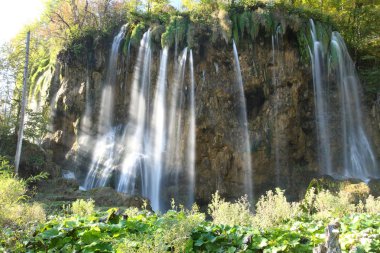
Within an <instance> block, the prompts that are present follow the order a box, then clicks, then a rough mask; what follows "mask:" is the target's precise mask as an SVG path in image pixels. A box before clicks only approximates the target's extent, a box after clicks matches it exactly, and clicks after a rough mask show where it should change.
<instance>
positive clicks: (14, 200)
mask: <svg viewBox="0 0 380 253" xmlns="http://www.w3.org/2000/svg"><path fill="white" fill-rule="evenodd" d="M13 170H14V168H13V167H12V166H10V165H9V162H8V160H7V159H5V158H3V157H0V250H1V251H2V250H4V249H7V248H8V249H9V248H12V249H13V250H14V251H17V252H18V251H19V250H20V249H22V248H23V245H22V241H19V240H21V239H24V238H25V237H27V236H30V233H31V230H30V229H31V227H32V225H33V224H35V223H41V222H44V221H45V216H46V215H45V211H44V209H43V208H42V206H41V205H40V204H38V203H32V204H28V203H25V200H26V199H27V196H26V192H27V182H26V181H24V180H20V179H18V178H17V177H15V176H14V175H13V173H12V172H13ZM4 247H5V248H4Z"/></svg>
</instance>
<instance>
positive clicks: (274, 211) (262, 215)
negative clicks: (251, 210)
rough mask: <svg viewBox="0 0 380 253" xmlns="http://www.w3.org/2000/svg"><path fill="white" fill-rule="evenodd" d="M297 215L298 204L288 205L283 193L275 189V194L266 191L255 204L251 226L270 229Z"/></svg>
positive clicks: (298, 212)
mask: <svg viewBox="0 0 380 253" xmlns="http://www.w3.org/2000/svg"><path fill="white" fill-rule="evenodd" d="M299 214H300V206H299V204H298V203H289V202H288V201H287V200H286V197H285V196H284V191H283V190H281V189H279V188H276V190H275V192H273V191H267V193H266V195H264V196H262V197H261V198H260V199H259V201H258V202H257V204H256V215H255V217H254V218H253V224H254V225H255V226H258V227H260V228H270V227H274V226H277V225H278V224H280V223H281V222H284V221H287V220H289V219H291V218H294V217H296V216H298V215H299Z"/></svg>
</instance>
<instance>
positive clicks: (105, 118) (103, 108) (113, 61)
mask: <svg viewBox="0 0 380 253" xmlns="http://www.w3.org/2000/svg"><path fill="white" fill-rule="evenodd" d="M126 29H127V25H124V26H123V27H122V28H121V30H120V32H119V33H118V34H117V35H116V37H115V38H114V40H113V42H112V48H111V54H110V58H109V62H108V68H107V74H106V82H105V83H104V86H103V90H102V97H101V103H100V114H99V118H98V136H97V140H96V144H95V149H94V151H93V156H92V162H91V165H90V170H89V172H88V174H87V176H86V179H85V182H84V188H85V189H91V188H94V187H101V186H105V185H106V183H107V181H108V178H109V176H110V173H109V172H110V171H112V170H113V154H114V143H115V134H116V130H115V129H114V128H113V126H112V121H113V118H112V114H113V99H110V98H113V96H114V86H115V82H116V68H117V61H118V53H119V48H120V43H121V41H122V40H123V38H124V36H125V32H126ZM85 113H86V112H85Z"/></svg>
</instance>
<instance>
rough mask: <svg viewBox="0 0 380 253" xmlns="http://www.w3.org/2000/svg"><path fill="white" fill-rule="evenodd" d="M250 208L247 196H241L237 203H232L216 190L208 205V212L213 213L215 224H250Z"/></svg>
mask: <svg viewBox="0 0 380 253" xmlns="http://www.w3.org/2000/svg"><path fill="white" fill-rule="evenodd" d="M249 208H250V204H249V202H248V197H247V196H244V197H241V198H240V199H239V200H238V201H236V202H235V203H230V202H227V201H225V200H224V199H222V198H221V197H220V195H219V192H218V191H216V192H215V194H213V195H212V200H211V203H210V204H209V205H208V213H209V214H210V215H211V217H212V219H213V223H214V224H224V225H230V226H235V225H239V226H249V225H250V224H251V221H252V215H251V212H250V211H249Z"/></svg>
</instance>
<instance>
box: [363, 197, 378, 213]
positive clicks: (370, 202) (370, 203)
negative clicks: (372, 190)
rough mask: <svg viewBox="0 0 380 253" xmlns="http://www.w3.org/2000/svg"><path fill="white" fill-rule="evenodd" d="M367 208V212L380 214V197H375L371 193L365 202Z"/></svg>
mask: <svg viewBox="0 0 380 253" xmlns="http://www.w3.org/2000/svg"><path fill="white" fill-rule="evenodd" d="M365 210H366V211H367V213H371V214H379V213H380V197H377V198H375V197H374V196H372V195H369V196H368V198H367V200H366V202H365Z"/></svg>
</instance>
